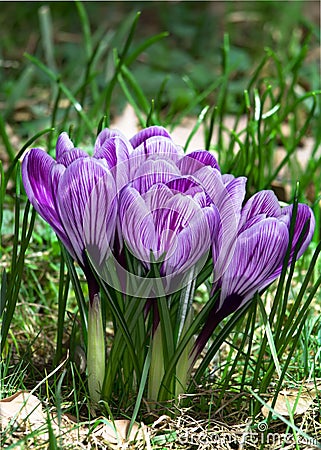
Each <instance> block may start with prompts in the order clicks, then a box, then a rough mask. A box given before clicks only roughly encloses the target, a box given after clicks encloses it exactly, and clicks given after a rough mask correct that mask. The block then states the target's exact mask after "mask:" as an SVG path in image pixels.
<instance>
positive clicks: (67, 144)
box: [56, 131, 74, 160]
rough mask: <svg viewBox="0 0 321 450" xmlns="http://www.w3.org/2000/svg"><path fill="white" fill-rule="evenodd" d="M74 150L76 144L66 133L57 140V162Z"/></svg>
mask: <svg viewBox="0 0 321 450" xmlns="http://www.w3.org/2000/svg"><path fill="white" fill-rule="evenodd" d="M73 148H74V144H73V142H72V141H71V139H70V138H69V136H68V134H67V133H66V132H65V131H64V132H63V133H61V134H60V135H59V137H58V139H57V143H56V160H58V159H59V158H61V157H62V155H63V154H64V153H65V152H69V150H72V149H73Z"/></svg>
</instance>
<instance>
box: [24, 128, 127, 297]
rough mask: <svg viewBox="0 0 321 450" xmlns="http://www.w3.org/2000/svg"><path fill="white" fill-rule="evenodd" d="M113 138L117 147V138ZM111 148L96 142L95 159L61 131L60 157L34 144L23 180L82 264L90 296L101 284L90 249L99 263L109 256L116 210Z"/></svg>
mask: <svg viewBox="0 0 321 450" xmlns="http://www.w3.org/2000/svg"><path fill="white" fill-rule="evenodd" d="M117 139H118V138H117ZM113 141H114V143H115V146H116V145H118V143H117V141H116V139H115V138H114V137H113ZM118 141H120V139H118ZM110 142H112V139H110ZM106 152H107V149H106V148H105V147H103V146H99V140H97V143H96V147H95V153H96V155H95V156H94V157H90V156H88V154H87V153H86V152H85V151H83V150H81V149H79V148H75V147H74V145H73V143H72V141H71V140H70V139H69V137H68V135H67V134H66V133H62V134H61V135H60V136H59V138H58V141H57V145H56V160H54V159H53V158H52V157H51V156H49V155H48V154H47V153H46V152H45V151H43V150H41V149H39V148H33V149H31V150H30V151H29V152H28V153H27V154H26V155H25V157H24V159H23V161H22V180H23V184H24V187H25V191H26V194H27V196H28V198H29V200H30V202H31V204H32V205H33V206H34V208H35V209H36V210H37V212H38V213H39V214H40V215H41V216H42V217H43V219H44V220H46V221H47V222H48V223H49V225H51V227H52V228H53V230H54V231H55V232H56V234H57V236H58V237H59V239H60V240H61V241H62V243H63V244H64V246H65V247H66V249H67V250H68V252H69V253H70V254H71V256H72V257H73V258H74V259H75V260H76V261H78V263H79V264H80V265H81V267H82V268H83V270H84V272H85V274H86V277H87V280H88V283H89V288H90V289H91V288H92V289H94V291H93V292H91V293H90V297H91V298H92V297H93V295H95V294H96V293H97V290H98V287H97V286H96V285H95V282H94V277H93V276H92V274H91V272H90V270H89V264H88V261H87V257H86V254H85V249H87V251H88V252H89V253H90V254H91V255H93V256H94V258H95V260H96V261H97V263H101V262H102V261H103V260H105V259H106V258H107V256H108V255H109V253H110V245H111V243H112V241H113V237H114V232H115V223H116V214H117V199H116V198H117V197H116V186H115V181H114V177H113V175H112V173H111V170H110V169H112V168H113V161H112V158H111V157H109V158H108V155H106ZM124 153H126V151H125V150H124ZM102 154H104V156H105V157H104V158H102ZM118 154H121V151H119V150H118ZM125 157H126V155H125Z"/></svg>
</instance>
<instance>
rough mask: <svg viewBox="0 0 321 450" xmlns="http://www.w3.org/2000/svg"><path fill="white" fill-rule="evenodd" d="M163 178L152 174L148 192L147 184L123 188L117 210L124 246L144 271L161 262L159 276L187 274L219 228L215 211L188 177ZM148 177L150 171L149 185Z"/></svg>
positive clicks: (198, 185)
mask: <svg viewBox="0 0 321 450" xmlns="http://www.w3.org/2000/svg"><path fill="white" fill-rule="evenodd" d="M162 162H163V163H164V161H163V160H162ZM169 167H171V164H170V163H169ZM167 174H168V172H165V171H164V172H163V173H160V172H156V173H154V178H155V183H152V182H150V185H149V186H147V188H146V184H148V183H138V184H139V186H135V183H133V186H131V185H129V186H127V187H126V188H125V189H124V190H123V191H122V193H121V196H120V210H119V217H120V224H121V229H122V233H123V236H124V239H125V242H126V244H127V246H128V247H129V249H130V250H131V251H132V253H133V254H134V255H135V256H136V257H137V258H138V259H139V260H141V261H142V262H143V264H144V265H145V267H147V268H149V267H150V263H151V262H152V261H162V264H161V275H168V274H173V273H175V272H182V271H186V270H189V269H190V268H191V267H192V266H193V265H194V264H196V263H197V261H199V260H200V258H201V257H203V256H204V255H206V254H207V253H208V252H209V250H210V247H211V241H212V234H213V233H215V232H218V231H216V230H217V229H218V228H219V227H220V226H221V224H220V216H219V212H218V210H217V208H216V207H215V205H214V204H212V203H211V202H210V201H209V199H208V198H207V195H206V192H205V191H204V190H203V188H202V186H201V185H200V184H198V183H196V182H195V181H193V180H191V179H188V178H186V177H176V178H175V179H173V178H172V179H171V180H168V181H166V177H167ZM151 177H152V172H151V173H149V174H147V179H148V181H150V180H151ZM169 177H170V175H169ZM160 178H163V180H160ZM135 181H137V180H135ZM142 186H143V188H142V189H141V190H140V189H138V188H139V187H142ZM151 253H152V255H151Z"/></svg>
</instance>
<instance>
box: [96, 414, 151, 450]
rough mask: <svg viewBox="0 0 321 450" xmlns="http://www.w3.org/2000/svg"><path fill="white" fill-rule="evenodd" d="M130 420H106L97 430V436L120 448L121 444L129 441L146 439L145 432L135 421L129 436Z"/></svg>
mask: <svg viewBox="0 0 321 450" xmlns="http://www.w3.org/2000/svg"><path fill="white" fill-rule="evenodd" d="M129 425H130V420H126V419H119V420H114V421H110V420H108V421H104V423H102V424H101V425H99V426H98V427H97V428H96V429H95V430H94V432H93V433H94V434H95V437H100V438H101V439H103V440H104V441H105V442H106V443H108V444H109V445H110V446H111V447H113V448H117V449H119V448H120V447H119V446H120V445H123V444H125V443H127V442H133V441H135V442H137V441H141V440H143V439H144V433H143V431H142V430H141V428H140V426H139V425H138V424H137V423H134V425H133V427H132V429H131V432H130V434H129V436H128V437H127V434H128V430H129Z"/></svg>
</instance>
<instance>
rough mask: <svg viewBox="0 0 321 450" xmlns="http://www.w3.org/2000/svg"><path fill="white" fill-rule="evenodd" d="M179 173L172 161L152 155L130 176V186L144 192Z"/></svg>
mask: <svg viewBox="0 0 321 450" xmlns="http://www.w3.org/2000/svg"><path fill="white" fill-rule="evenodd" d="M179 175H180V172H179V170H178V168H177V166H176V165H175V163H174V162H173V161H171V160H170V159H164V158H163V157H160V156H155V155H154V156H153V157H151V158H149V159H147V160H146V161H145V162H144V163H143V164H142V165H141V167H139V168H138V170H137V171H136V173H135V177H134V178H132V186H133V187H134V188H135V189H137V191H139V192H140V193H141V194H144V193H145V192H147V191H148V190H149V189H150V188H151V187H152V186H153V185H154V184H158V183H166V182H168V181H170V180H172V179H173V178H175V177H178V176H179Z"/></svg>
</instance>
